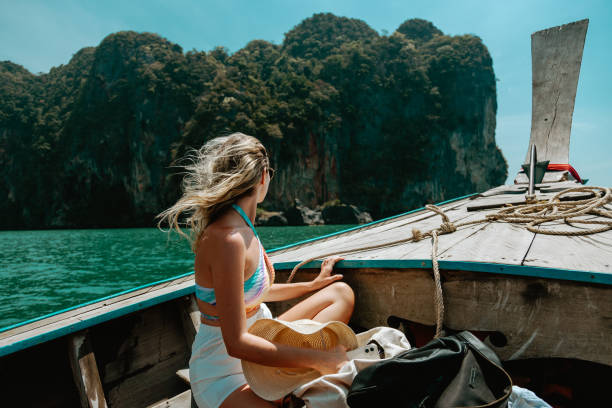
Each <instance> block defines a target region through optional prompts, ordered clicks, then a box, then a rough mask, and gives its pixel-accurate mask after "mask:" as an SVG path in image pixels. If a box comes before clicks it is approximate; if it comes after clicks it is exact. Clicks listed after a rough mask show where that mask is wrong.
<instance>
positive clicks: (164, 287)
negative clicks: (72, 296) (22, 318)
mask: <svg viewBox="0 0 612 408" xmlns="http://www.w3.org/2000/svg"><path fill="white" fill-rule="evenodd" d="M192 285H193V275H190V276H185V277H182V278H179V279H176V280H173V281H169V282H164V283H162V284H159V285H155V286H151V287H148V288H143V289H140V290H136V291H134V292H130V293H125V294H123V295H120V296H117V297H115V298H110V299H106V300H103V301H100V302H96V303H93V304H90V305H87V306H83V307H81V308H77V309H74V310H69V311H67V312H65V313H61V314H58V315H55V316H51V317H48V318H46V319H42V320H39V321H36V322H32V323H30V324H26V325H23V326H19V327H16V328H14V329H11V330H7V331H5V332H2V333H0V347H3V346H5V345H8V344H10V343H14V342H18V341H21V340H24V339H28V338H30V337H33V336H37V335H39V334H42V333H46V332H49V331H52V330H58V329H61V328H64V327H69V326H70V325H73V324H75V323H78V322H81V321H83V320H86V319H89V318H92V317H94V316H100V315H103V314H105V313H109V312H113V311H116V310H119V309H121V308H124V307H128V306H129V305H133V304H137V303H139V302H142V301H144V300H146V299H149V298H151V297H155V296H160V295H163V294H167V293H172V292H174V291H176V290H179V289H182V288H185V287H189V286H192Z"/></svg>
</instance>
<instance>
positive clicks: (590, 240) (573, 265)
mask: <svg viewBox="0 0 612 408" xmlns="http://www.w3.org/2000/svg"><path fill="white" fill-rule="evenodd" d="M595 218H596V217H593V216H588V217H579V218H578V219H590V220H593V219H595ZM596 227H598V225H584V224H572V225H569V224H566V223H563V222H555V223H549V224H546V225H545V227H544V228H546V229H547V230H553V231H577V230H584V229H590V228H596ZM523 265H527V266H543V267H562V268H563V269H574V270H584V271H589V272H606V273H612V231H606V232H600V233H598V234H592V235H585V236H576V237H571V236H559V235H547V234H536V236H535V238H534V240H533V244H532V245H531V248H530V249H529V251H528V252H527V253H526V255H525V260H524V262H523Z"/></svg>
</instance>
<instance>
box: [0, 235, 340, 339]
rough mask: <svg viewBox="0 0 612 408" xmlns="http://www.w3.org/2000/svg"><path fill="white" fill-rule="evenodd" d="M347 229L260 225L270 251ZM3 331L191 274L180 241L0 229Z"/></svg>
mask: <svg viewBox="0 0 612 408" xmlns="http://www.w3.org/2000/svg"><path fill="white" fill-rule="evenodd" d="M350 227H351V225H321V226H311V227H258V228H257V232H258V233H259V235H260V237H261V240H262V243H263V245H264V247H266V249H268V250H270V249H273V248H277V247H280V246H283V245H287V244H290V243H293V242H297V241H302V240H305V239H309V238H313V237H317V236H320V235H325V234H329V233H332V232H336V231H340V230H343V229H347V228H350ZM0 254H1V256H0V328H2V327H6V326H9V325H12V324H15V323H19V322H22V321H25V320H28V319H33V318H36V317H39V316H42V315H45V314H48V313H52V312H55V311H58V310H62V309H65V308H67V307H71V306H74V305H78V304H81V303H84V302H87V301H91V300H94V299H98V298H101V297H104V296H108V295H112V294H113V293H117V292H121V291H123V290H128V289H130V288H133V287H136V286H140V285H145V284H147V283H151V282H155V281H158V280H161V279H165V278H170V277H173V276H176V275H180V274H184V273H187V272H191V271H193V253H192V252H191V250H190V248H189V243H188V242H187V240H185V239H179V237H178V236H177V235H176V234H173V235H172V236H170V239H168V234H166V233H164V232H162V231H160V230H158V229H155V228H133V229H132V228H131V229H97V230H96V229H91V230H46V231H0Z"/></svg>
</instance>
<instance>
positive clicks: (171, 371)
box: [92, 299, 191, 407]
mask: <svg viewBox="0 0 612 408" xmlns="http://www.w3.org/2000/svg"><path fill="white" fill-rule="evenodd" d="M180 300H181V299H177V300H174V301H170V302H166V303H164V304H161V305H158V306H155V307H152V308H149V309H146V310H143V311H141V312H138V313H135V314H132V315H129V316H125V317H123V318H120V319H116V320H113V321H110V322H107V323H105V324H102V325H100V326H97V327H96V328H95V329H96V330H95V331H93V330H92V336H95V338H96V339H100V341H97V342H96V347H97V348H98V350H96V355H97V356H100V357H99V364H100V367H101V368H100V373H101V376H102V383H103V385H104V388H105V390H106V395H107V398H108V402H109V405H111V406H113V407H136V406H139V407H141V406H146V405H150V404H153V403H155V402H157V401H161V400H164V399H166V398H170V397H172V396H174V395H178V394H179V393H181V392H183V391H185V388H186V386H185V384H184V383H183V382H182V381H181V380H180V379H179V378H178V376H177V375H176V372H177V371H178V370H179V369H182V368H184V367H185V366H187V364H188V361H189V356H190V354H191V353H190V350H189V349H188V347H187V345H186V342H185V336H184V332H183V325H182V322H181V319H180V307H181V306H182V305H181V302H180Z"/></svg>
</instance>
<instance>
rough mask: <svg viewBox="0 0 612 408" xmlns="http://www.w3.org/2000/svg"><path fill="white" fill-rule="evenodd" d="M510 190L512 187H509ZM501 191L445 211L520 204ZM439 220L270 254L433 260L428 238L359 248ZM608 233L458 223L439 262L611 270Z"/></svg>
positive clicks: (457, 216) (278, 258)
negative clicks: (557, 232)
mask: <svg viewBox="0 0 612 408" xmlns="http://www.w3.org/2000/svg"><path fill="white" fill-rule="evenodd" d="M579 186H580V185H579V184H578V183H575V182H563V183H543V184H539V185H538V190H537V197H538V199H541V200H547V199H549V198H551V197H553V196H554V195H555V194H557V193H558V192H559V191H563V190H565V189H568V188H572V187H579ZM510 190H513V188H512V187H510ZM505 191H507V190H506V189H505V188H503V187H502V186H500V187H498V188H495V189H491V190H489V191H487V192H485V193H486V194H484V196H479V197H474V198H473V199H464V200H460V201H458V202H456V203H450V204H448V205H447V206H444V207H443V210H444V211H445V212H446V214H447V215H448V218H449V219H450V221H451V222H453V223H455V224H461V223H465V222H469V221H473V220H485V218H486V216H487V215H488V214H492V213H495V212H497V211H499V209H500V207H501V206H504V205H506V204H520V203H522V202H524V196H522V195H521V194H513V193H505ZM564 197H566V198H572V199H585V198H589V197H590V193H582V192H573V193H569V194H566V195H565V196H564ZM562 199H565V198H562ZM489 207H494V208H489ZM590 217H592V216H590ZM441 224H442V218H441V217H440V216H439V215H437V214H435V213H433V212H431V211H429V210H422V211H420V212H417V213H413V214H410V215H409V217H406V218H405V219H404V218H402V217H399V218H398V219H394V220H391V221H390V222H387V223H383V225H380V226H377V225H376V224H374V225H371V226H368V227H367V228H364V229H358V230H353V231H349V232H348V233H344V234H340V235H337V236H332V237H329V238H326V239H325V240H321V241H313V242H309V243H306V244H302V245H298V246H296V247H291V248H286V249H284V250H281V251H273V252H271V253H270V258H271V260H272V262H274V263H276V264H279V263H285V262H287V263H291V262H295V263H297V262H300V261H303V260H305V259H309V258H311V257H313V256H320V255H322V254H326V253H330V252H333V251H339V252H340V253H342V254H343V256H344V258H345V259H346V260H348V261H364V260H366V261H367V260H372V261H377V260H399V261H402V260H428V259H431V246H432V242H431V239H423V240H421V241H418V242H405V243H401V244H395V245H389V246H383V247H380V248H375V249H367V250H366V249H361V250H360V248H364V247H367V246H372V245H378V244H382V243H385V242H392V241H396V240H400V239H406V238H409V237H411V236H412V234H413V230H414V229H416V230H419V231H421V232H423V233H424V232H428V231H430V230H432V229H433V228H438V227H439V226H440V225H441ZM547 225H548V224H544V228H550V227H548V226H547ZM572 228H573V227H572V226H564V227H563V229H570V230H571V229H572ZM577 228H582V226H577ZM611 235H612V231H609V232H605V233H599V234H595V235H591V236H588V237H566V236H555V237H552V236H546V235H544V234H533V233H531V232H529V231H528V230H527V229H526V228H525V225H524V224H512V223H506V222H490V221H484V222H482V223H479V224H474V225H471V226H463V227H459V228H458V229H457V231H455V232H452V233H450V234H444V235H440V238H439V242H438V255H439V259H440V260H446V261H461V262H480V263H492V264H505V265H516V266H541V267H547V268H555V269H571V270H575V271H584V272H585V276H586V275H588V273H590V272H604V273H612V268H611V264H612V238H610V236H611ZM532 244H533V247H531V245H532ZM530 248H531V251H530ZM356 250H357V251H356ZM528 251H530V253H529V254H528ZM585 279H586V278H585ZM279 282H280V281H279Z"/></svg>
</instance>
